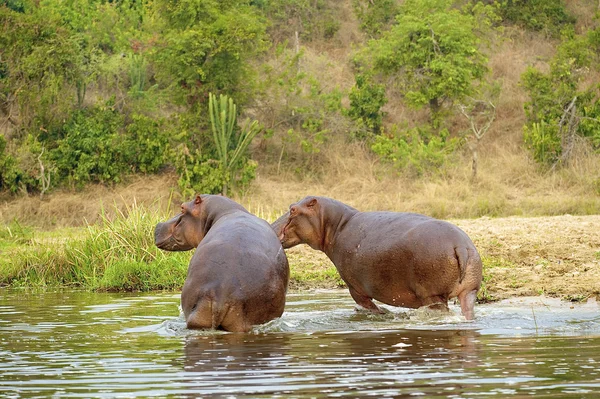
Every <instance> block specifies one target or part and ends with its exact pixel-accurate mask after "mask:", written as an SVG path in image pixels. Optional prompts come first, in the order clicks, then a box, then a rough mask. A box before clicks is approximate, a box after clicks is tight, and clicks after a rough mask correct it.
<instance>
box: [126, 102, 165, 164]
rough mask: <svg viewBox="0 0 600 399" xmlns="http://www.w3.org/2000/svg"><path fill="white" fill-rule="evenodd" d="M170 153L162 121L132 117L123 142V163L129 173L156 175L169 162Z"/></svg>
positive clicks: (138, 116) (144, 117)
mask: <svg viewBox="0 0 600 399" xmlns="http://www.w3.org/2000/svg"><path fill="white" fill-rule="evenodd" d="M172 153H173V151H172V150H171V146H170V144H169V136H168V132H166V131H165V127H164V122H163V121H162V120H155V119H152V118H149V117H147V116H144V115H137V114H136V115H133V120H132V121H131V123H129V124H128V125H127V127H126V128H125V140H124V142H123V155H124V161H125V162H126V163H127V165H128V166H129V167H130V171H131V172H133V173H136V172H143V173H156V172H158V171H159V170H160V169H162V168H163V167H164V166H165V165H166V164H168V163H169V162H171V158H172V157H171V156H172Z"/></svg>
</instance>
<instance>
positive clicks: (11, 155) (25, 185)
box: [0, 135, 47, 194]
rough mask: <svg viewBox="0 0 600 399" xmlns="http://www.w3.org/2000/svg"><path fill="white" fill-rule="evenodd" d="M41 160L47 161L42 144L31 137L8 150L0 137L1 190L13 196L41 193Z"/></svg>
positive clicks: (4, 141)
mask: <svg viewBox="0 0 600 399" xmlns="http://www.w3.org/2000/svg"><path fill="white" fill-rule="evenodd" d="M40 159H41V160H42V161H43V162H46V161H47V154H44V153H43V152H42V146H41V144H40V142H39V141H38V140H37V139H36V138H34V137H33V136H31V135H28V136H26V137H25V138H24V139H23V140H21V142H19V143H18V144H17V145H13V146H12V148H10V149H9V148H7V143H6V140H5V139H4V137H3V136H0V190H1V191H8V192H10V193H12V194H16V193H17V192H24V193H28V192H38V191H40V164H39V162H40Z"/></svg>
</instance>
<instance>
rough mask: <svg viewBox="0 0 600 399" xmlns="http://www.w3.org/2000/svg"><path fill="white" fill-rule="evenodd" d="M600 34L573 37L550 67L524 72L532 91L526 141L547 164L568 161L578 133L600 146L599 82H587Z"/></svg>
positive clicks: (529, 88) (564, 43) (596, 61)
mask: <svg viewBox="0 0 600 399" xmlns="http://www.w3.org/2000/svg"><path fill="white" fill-rule="evenodd" d="M596 34H597V32H596V31H591V32H590V34H588V35H586V36H577V35H571V36H569V37H567V38H566V39H565V40H564V41H563V43H562V44H561V45H560V46H559V48H558V51H557V54H556V56H555V57H554V59H553V60H552V61H551V63H550V71H549V72H547V73H546V72H542V71H540V70H538V69H536V68H529V69H527V71H526V72H525V73H524V74H523V77H522V79H523V85H524V87H525V88H526V90H527V92H528V94H529V96H530V101H528V102H527V103H526V104H525V112H526V114H527V121H528V123H527V125H526V126H525V142H526V143H527V144H528V145H529V147H530V148H531V150H532V152H533V155H534V158H535V159H536V160H537V161H539V162H541V163H544V164H550V165H557V164H558V163H559V162H561V163H563V164H564V163H568V162H569V161H570V158H571V152H572V150H573V145H574V144H575V143H574V141H575V139H576V138H577V137H583V138H586V139H588V140H589V141H590V142H591V145H592V146H593V147H594V148H595V149H598V148H600V97H599V95H600V88H599V87H598V85H597V84H596V83H593V84H589V83H588V84H584V82H585V80H586V77H587V76H588V75H589V74H590V73H593V72H594V69H595V65H597V63H598V61H599V60H598V55H597V53H595V52H594V51H593V50H592V49H593V47H592V46H593V39H594V37H595V35H596Z"/></svg>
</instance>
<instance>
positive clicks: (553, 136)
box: [524, 120, 561, 164]
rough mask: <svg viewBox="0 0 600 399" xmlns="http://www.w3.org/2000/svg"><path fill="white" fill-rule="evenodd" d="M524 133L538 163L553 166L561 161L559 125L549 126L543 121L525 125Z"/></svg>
mask: <svg viewBox="0 0 600 399" xmlns="http://www.w3.org/2000/svg"><path fill="white" fill-rule="evenodd" d="M524 131H525V133H524V138H525V143H527V144H528V145H529V147H530V148H531V151H532V152H533V158H534V159H535V160H536V161H538V162H540V163H547V164H551V163H554V162H556V161H557V160H558V159H559V157H560V154H561V146H560V137H559V135H558V126H557V125H555V124H553V125H547V124H546V122H545V121H543V120H542V121H541V122H533V123H531V125H525V126H524Z"/></svg>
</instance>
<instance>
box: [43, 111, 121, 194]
mask: <svg viewBox="0 0 600 399" xmlns="http://www.w3.org/2000/svg"><path fill="white" fill-rule="evenodd" d="M122 125H123V116H122V115H120V114H119V113H117V112H116V111H114V110H112V109H111V108H109V107H99V108H94V109H91V110H80V111H76V112H75V113H73V116H72V118H71V119H70V120H68V121H67V122H66V124H65V125H64V126H63V127H62V129H60V131H58V132H57V133H56V135H57V136H58V137H59V138H58V140H57V141H56V148H53V149H52V150H51V152H50V153H51V159H52V161H53V162H54V164H55V166H56V173H57V175H58V179H59V181H64V182H68V183H69V184H71V185H74V186H77V187H81V186H83V185H84V184H86V183H89V182H101V183H116V182H119V181H120V180H121V179H122V175H123V173H124V172H125V171H126V166H125V162H124V157H123V154H122V152H121V148H120V146H121V144H122V138H121V137H120V134H119V130H120V129H121V128H122Z"/></svg>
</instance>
